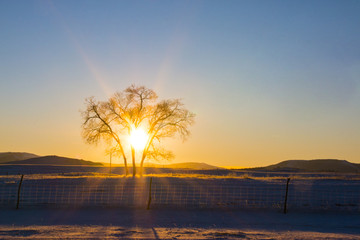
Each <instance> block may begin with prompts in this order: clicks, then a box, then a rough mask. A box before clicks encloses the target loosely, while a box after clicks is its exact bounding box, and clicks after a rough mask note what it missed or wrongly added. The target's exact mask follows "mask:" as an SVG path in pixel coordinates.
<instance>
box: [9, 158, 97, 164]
mask: <svg viewBox="0 0 360 240" xmlns="http://www.w3.org/2000/svg"><path fill="white" fill-rule="evenodd" d="M3 164H17V165H18V164H24V165H25V164H31V165H66V166H68V165H86V166H103V164H102V163H98V162H92V161H85V160H80V159H75V158H67V157H59V156H44V157H35V158H30V159H25V160H19V161H11V162H5V163H3Z"/></svg>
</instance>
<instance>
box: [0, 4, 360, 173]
mask: <svg viewBox="0 0 360 240" xmlns="http://www.w3.org/2000/svg"><path fill="white" fill-rule="evenodd" d="M359 12H360V2H359V1H1V2H0V29H1V31H0V39H1V44H0V79H1V82H0V88H1V95H0V107H1V109H2V118H1V119H0V130H1V133H2V134H1V137H0V146H1V149H0V151H29V152H34V153H38V154H57V155H65V156H70V157H82V158H86V159H89V160H102V158H103V157H104V156H103V155H104V152H103V149H102V148H101V146H99V147H94V146H88V145H85V143H83V141H82V139H81V136H80V125H81V118H80V114H79V110H80V109H82V108H83V107H84V105H83V102H84V99H85V98H86V97H89V96H95V97H96V98H98V99H105V98H106V96H107V95H108V94H111V93H113V92H115V91H118V90H122V89H124V88H126V87H127V86H129V85H130V84H132V83H136V84H138V85H146V86H147V87H150V88H153V89H154V90H156V91H157V92H158V94H159V96H160V97H161V98H182V99H183V101H184V102H185V104H186V106H187V107H188V109H190V110H192V111H194V112H195V113H196V114H197V123H196V125H195V126H194V127H193V131H192V132H193V133H192V137H191V139H190V140H189V141H187V142H185V143H181V141H169V142H168V143H166V144H167V145H168V147H169V148H171V149H173V150H174V151H175V154H176V156H177V158H176V159H175V161H202V162H208V163H210V164H211V163H212V164H216V165H238V166H258V165H264V164H268V163H274V162H278V161H281V160H285V159H294V158H301V159H311V158H341V159H348V160H350V161H353V162H360V153H359V152H358V150H357V149H358V145H359V136H360V128H359V122H360V107H359V106H360V94H359V93H360V87H359V86H360V85H359V84H360V46H359V45H360V28H359V27H358V26H359V24H360V14H359ZM209 149H211V151H209ZM104 158H105V157H104Z"/></svg>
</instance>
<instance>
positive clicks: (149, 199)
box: [147, 177, 152, 210]
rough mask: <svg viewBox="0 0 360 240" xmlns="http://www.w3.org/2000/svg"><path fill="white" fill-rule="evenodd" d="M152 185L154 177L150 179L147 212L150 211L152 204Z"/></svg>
mask: <svg viewBox="0 0 360 240" xmlns="http://www.w3.org/2000/svg"><path fill="white" fill-rule="evenodd" d="M151 183H152V177H151V178H150V183H149V198H148V204H147V210H149V209H150V203H151Z"/></svg>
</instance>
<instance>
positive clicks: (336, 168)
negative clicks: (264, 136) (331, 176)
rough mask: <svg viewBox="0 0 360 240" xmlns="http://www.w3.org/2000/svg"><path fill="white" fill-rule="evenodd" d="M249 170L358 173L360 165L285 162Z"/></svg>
mask: <svg viewBox="0 0 360 240" xmlns="http://www.w3.org/2000/svg"><path fill="white" fill-rule="evenodd" d="M251 170H261V171H287V172H341V173H359V172H360V164H355V163H351V162H348V161H346V160H338V159H314V160H287V161H283V162H280V163H278V164H274V165H270V166H267V167H259V168H252V169H251Z"/></svg>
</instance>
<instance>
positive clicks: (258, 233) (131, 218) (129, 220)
mask: <svg viewBox="0 0 360 240" xmlns="http://www.w3.org/2000/svg"><path fill="white" fill-rule="evenodd" d="M0 214H1V218H0V238H1V239H12V238H13V239H18V238H27V239H34V238H44V239H47V238H83V239H89V238H97V239H105V238H107V239H124V238H146V239H360V227H359V226H360V215H359V214H352V213H341V214H339V213H324V212H322V213H314V212H313V213H301V212H289V213H288V214H286V215H285V214H282V213H280V212H276V211H244V210H221V209H218V210H169V209H168V210H126V209H122V210H119V209H66V210H64V209H58V210H56V209H20V210H0Z"/></svg>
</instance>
